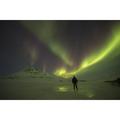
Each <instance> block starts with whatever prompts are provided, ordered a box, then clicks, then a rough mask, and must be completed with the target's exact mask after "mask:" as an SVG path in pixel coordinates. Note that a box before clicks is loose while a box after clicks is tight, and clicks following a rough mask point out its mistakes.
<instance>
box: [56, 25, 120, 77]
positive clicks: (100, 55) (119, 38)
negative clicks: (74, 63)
mask: <svg viewBox="0 0 120 120" xmlns="http://www.w3.org/2000/svg"><path fill="white" fill-rule="evenodd" d="M108 41H109V42H108V43H107V44H106V45H105V46H104V47H103V48H102V49H101V50H99V51H98V52H95V53H93V54H91V55H90V56H89V57H87V58H86V59H84V60H83V62H82V64H80V65H79V67H78V68H76V69H75V70H72V71H70V72H68V71H67V70H66V68H61V69H57V70H56V71H55V72H54V74H55V75H57V76H61V77H65V78H69V77H71V76H73V75H75V74H78V73H80V72H82V71H83V70H84V69H86V68H88V67H90V66H92V65H94V64H96V63H98V62H100V61H101V60H103V59H104V58H106V57H107V56H108V55H111V57H113V55H114V53H113V52H114V50H115V49H116V48H118V47H119V46H120V27H119V26H118V27H115V29H114V31H113V32H112V36H111V38H110V39H109V40H108Z"/></svg>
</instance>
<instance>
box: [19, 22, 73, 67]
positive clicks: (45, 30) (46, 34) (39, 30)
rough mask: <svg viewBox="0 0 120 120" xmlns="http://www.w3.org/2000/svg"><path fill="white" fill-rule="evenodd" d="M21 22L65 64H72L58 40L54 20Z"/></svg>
mask: <svg viewBox="0 0 120 120" xmlns="http://www.w3.org/2000/svg"><path fill="white" fill-rule="evenodd" d="M21 23H22V25H24V26H25V27H26V28H28V30H30V31H31V32H32V33H33V34H35V35H36V36H37V37H38V38H39V40H41V41H42V42H43V43H44V44H45V45H46V46H48V48H49V49H50V50H51V51H52V52H53V53H54V54H55V55H56V56H58V57H59V58H60V59H61V60H62V61H63V62H64V63H65V64H67V65H69V66H71V65H72V62H71V59H70V56H69V54H68V52H67V50H66V49H65V47H63V45H61V43H60V42H59V38H58V37H57V30H56V27H55V22H54V21H41V22H39V21H22V22H21Z"/></svg>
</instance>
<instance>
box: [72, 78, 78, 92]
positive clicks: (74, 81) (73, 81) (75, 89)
mask: <svg viewBox="0 0 120 120" xmlns="http://www.w3.org/2000/svg"><path fill="white" fill-rule="evenodd" d="M72 84H73V89H74V91H78V86H77V84H78V80H77V78H76V77H75V76H74V77H73V78H72Z"/></svg>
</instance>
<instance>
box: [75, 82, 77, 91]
mask: <svg viewBox="0 0 120 120" xmlns="http://www.w3.org/2000/svg"><path fill="white" fill-rule="evenodd" d="M75 88H76V90H77V91H78V87H77V83H76V84H75Z"/></svg>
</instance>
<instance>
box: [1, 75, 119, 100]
mask: <svg viewBox="0 0 120 120" xmlns="http://www.w3.org/2000/svg"><path fill="white" fill-rule="evenodd" d="M78 88H79V89H78V93H76V94H75V93H74V91H73V87H72V83H71V79H68V80H66V79H62V78H57V77H54V76H49V75H48V76H46V75H39V76H36V75H33V76H31V75H26V76H25V75H22V76H21V75H20V76H19V75H18V76H12V77H6V78H0V99H27V100H29V99H30V100H33V99H37V100H41V99H43V100H72V99H75V100H77V99H78V100H81V99H120V87H119V86H114V85H111V84H110V83H106V82H104V81H103V80H101V81H100V80H99V81H98V80H89V81H88V80H86V81H79V82H78Z"/></svg>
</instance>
